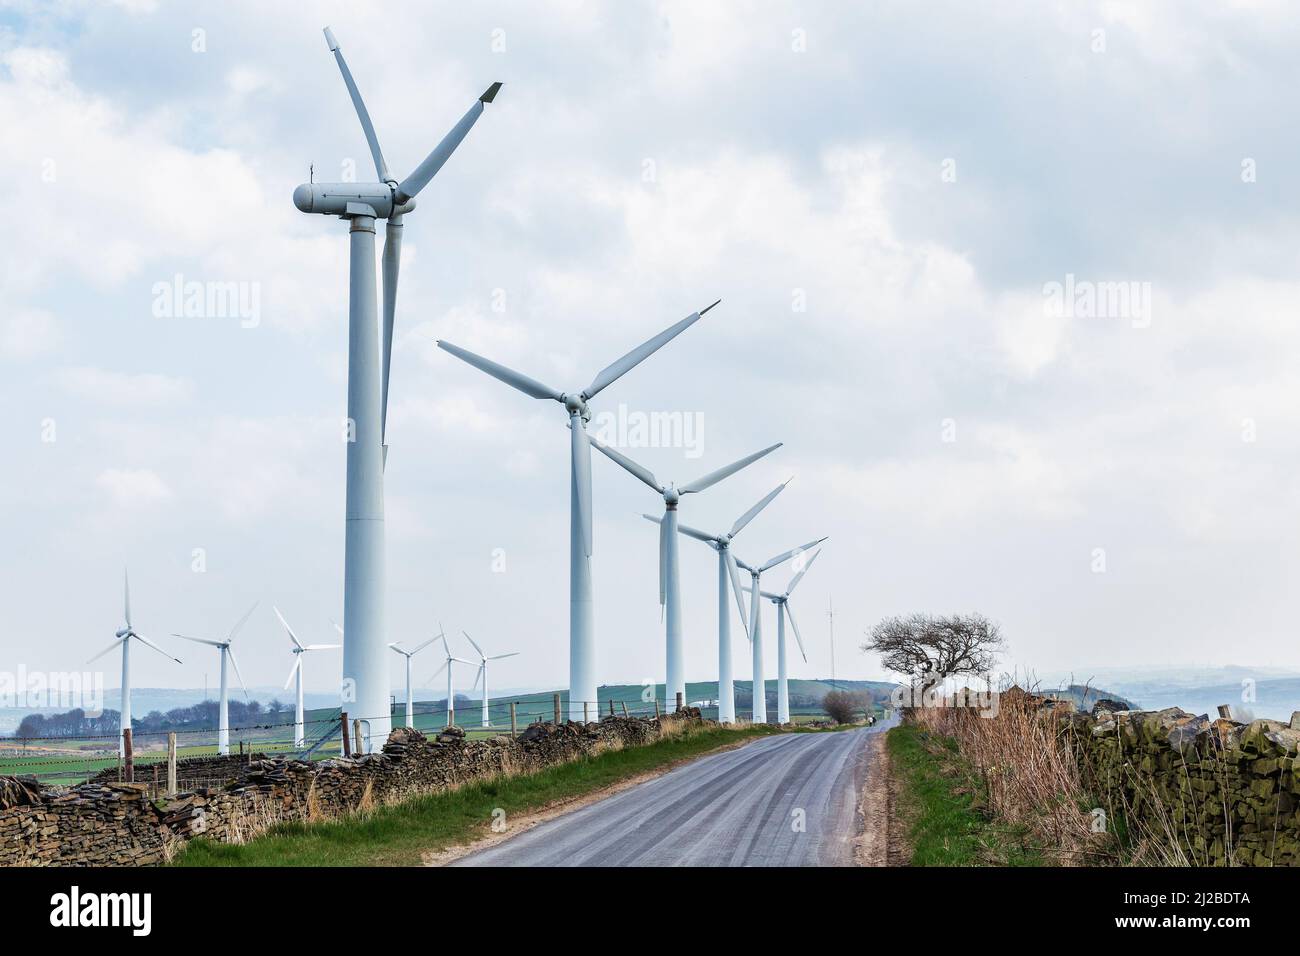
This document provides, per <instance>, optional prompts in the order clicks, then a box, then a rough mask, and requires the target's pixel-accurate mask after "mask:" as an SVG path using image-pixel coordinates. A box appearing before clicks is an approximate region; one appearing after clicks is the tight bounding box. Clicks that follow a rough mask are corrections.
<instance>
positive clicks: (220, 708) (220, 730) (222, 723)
mask: <svg viewBox="0 0 1300 956" xmlns="http://www.w3.org/2000/svg"><path fill="white" fill-rule="evenodd" d="M255 610H257V603H256V602H254V603H253V606H252V607H250V608H249V609H248V610H247V611H246V612H245V613H244V616H243V617H241V618H240V619H239V621H238V622H237V623H236V624H235V626H234V627H232V628H231V629H230V633H229V634H227V635H226V639H225V640H224V641H213V640H209V639H208V638H206V637H188V636H186V635H184V634H176V633H174V632H173V634H172V637H179V638H180V639H181V640H183V641H193V642H194V643H195V644H207V645H209V646H210V647H215V648H217V651H218V653H219V654H220V655H221V693H220V696H219V697H218V701H217V753H218V754H220V755H221V756H223V757H224V756H225V755H226V754H228V753H230V699H229V697H228V695H227V693H226V661H227V660H229V661H230V663H231V665H232V666H233V667H234V668H235V676H236V677H238V678H239V686H240V687H242V688H244V699H245V700H247V699H248V687H247V685H245V684H244V675H243V674H241V673H239V662H238V661H237V660H235V650H234V648H232V647H231V646H230V643H231V641H233V640H234V639H235V635H236V634H238V633H239V631H240V629H241V628H242V627H243V626H244V624H245V622H247V620H248V618H249V617H250V616H251V615H252V613H253V612H254V611H255Z"/></svg>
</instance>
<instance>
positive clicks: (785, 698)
mask: <svg viewBox="0 0 1300 956" xmlns="http://www.w3.org/2000/svg"><path fill="white" fill-rule="evenodd" d="M819 554H821V551H820V550H818V551H814V552H813V556H812V557H811V558H809V559H808V560H807V562H805V563H804V564H803V566H802V567H799V566H798V562H797V561H796V573H795V576H794V577H793V578H791V579H790V585H789V587H787V588H786V589H785V591H784V593H782V594H773V593H772V592H770V591H763V592H761V594H762V596H763V597H765V598H767V599H768V600H769V601H771V602H772V603H773V604H775V605H776V722H777V723H778V724H788V723H790V679H789V673H788V669H787V667H786V657H785V621H786V618H789V619H790V627H791V628H792V629H793V630H794V639H795V640H796V641H797V642H798V643H799V654H800V655H801V656H802V657H803V660H804V663H805V664H806V663H808V652H807V650H805V648H804V646H803V637H801V636H800V634H799V624H798V622H797V621H795V619H794V611H793V610H792V609H791V608H790V594H791V593H792V592H793V591H794V589H795V588H796V587H798V586H799V582H800V581H802V580H803V576H804V575H805V574H807V573H808V569H809V568H811V567H812V565H813V562H814V561H816V560H817V555H819Z"/></svg>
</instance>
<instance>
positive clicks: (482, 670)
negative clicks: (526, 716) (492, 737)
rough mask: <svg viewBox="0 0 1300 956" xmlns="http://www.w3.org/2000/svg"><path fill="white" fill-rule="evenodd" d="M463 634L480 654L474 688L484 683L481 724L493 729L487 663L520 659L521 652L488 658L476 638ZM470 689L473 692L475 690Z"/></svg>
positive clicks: (466, 633) (463, 632)
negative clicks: (513, 658)
mask: <svg viewBox="0 0 1300 956" xmlns="http://www.w3.org/2000/svg"><path fill="white" fill-rule="evenodd" d="M461 633H462V634H464V635H465V640H467V641H469V642H470V643H471V644H473V645H474V650H475V651H476V652H477V653H478V656H479V664H478V674H477V675H475V677H474V687H477V686H478V683H479V681H480V680H481V681H483V719H482V720H481V721H480V723H481V724H482V725H483V726H484V727H491V726H492V718H491V717H490V716H489V715H488V686H487V662H488V661H500V660H505V659H506V658H507V657H518V656H519V652H518V651H511V652H510V653H509V654H494V655H493V656H492V657H488V656H487V655H486V654H484V653H483V648H481V647H479V646H478V643H477V642H476V641H475V640H474V638H472V637H470V636H469V632H468V631H461ZM470 689H471V690H473V688H470Z"/></svg>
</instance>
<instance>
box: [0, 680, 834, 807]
mask: <svg viewBox="0 0 1300 956" xmlns="http://www.w3.org/2000/svg"><path fill="white" fill-rule="evenodd" d="M557 700H558V704H557ZM457 703H458V704H459V706H457V707H454V708H452V709H451V710H449V709H448V708H447V707H446V705H445V702H438V703H428V702H415V703H414V704H413V705H412V707H411V715H410V718H409V720H408V718H407V712H406V704H405V702H397V703H395V704H394V706H393V708H392V713H391V714H390V715H388V719H390V720H391V721H392V726H393V728H398V727H402V726H410V727H413V728H414V729H415V730H418V731H420V732H422V733H424V734H426V735H429V736H433V735H436V734H438V733H440V732H442V731H445V730H446V729H447V728H448V727H449V726H455V727H456V728H458V730H460V731H463V732H464V734H465V736H466V737H467V738H469V739H471V740H481V739H487V738H491V737H497V736H509V735H510V734H511V733H515V734H522V733H524V732H526V731H527V729H528V727H529V726H530V725H533V724H539V723H550V722H554V721H555V720H556V719H557V716H558V719H559V720H560V721H561V722H564V721H567V720H569V719H570V714H571V711H572V712H573V713H574V715H575V716H578V717H579V719H584V720H587V721H596V720H600V719H602V718H606V717H610V716H618V717H623V716H627V717H642V718H648V717H655V716H657V715H659V714H661V713H664V712H666V711H667V710H671V709H673V708H672V707H664V706H663V705H662V704H661V702H660V701H658V700H656V699H655V698H654V697H651V698H650V699H649V700H646V699H643V698H637V699H635V700H627V699H613V698H608V699H604V700H599V701H583V702H578V704H579V705H580V706H581V708H582V713H581V715H578V714H577V710H578V707H576V706H575V707H572V708H571V707H570V703H569V699H568V697H567V695H551V696H550V697H542V696H540V695H533V696H529V697H526V698H519V699H515V700H494V701H490V702H489V703H488V705H487V708H486V712H485V709H484V707H483V704H482V702H478V701H466V702H464V703H461V702H457ZM688 703H689V704H690V705H691V706H698V707H699V708H700V711H701V714H702V716H704V717H706V718H714V719H716V717H717V706H716V703H715V702H713V701H695V702H688ZM804 710H805V711H806V712H803V713H797V714H796V717H797V718H803V719H807V720H813V719H817V718H818V717H820V716H823V715H822V714H821V712H820V710H819V709H816V708H812V709H804ZM769 713H770V714H772V715H773V716H774V713H775V712H774V710H772V708H769ZM344 714H345V712H344V711H343V710H342V708H339V709H336V710H332V711H325V712H322V711H320V710H315V711H312V712H310V713H309V714H308V715H307V716H306V717H305V719H304V720H303V722H302V723H301V725H300V724H298V722H297V721H296V720H294V719H293V717H292V715H291V714H286V713H284V712H276V713H274V714H273V715H272V717H273V718H274V719H273V720H272V721H270V722H265V723H258V724H249V725H245V726H240V727H231V728H229V730H228V732H227V736H228V739H229V744H228V753H227V754H226V755H221V754H220V736H221V734H220V731H219V729H218V728H217V727H215V726H207V727H184V726H182V727H174V728H167V729H149V727H148V725H147V724H145V725H143V726H141V725H136V726H134V727H133V728H132V734H131V738H132V739H131V751H132V754H131V757H132V764H133V779H134V781H135V782H136V783H144V784H148V785H149V789H150V792H151V795H153V796H160V795H162V793H163V792H165V790H166V788H167V785H168V780H167V771H168V761H169V740H170V738H171V737H172V735H175V740H176V777H177V780H176V789H177V790H178V791H188V790H195V789H200V788H204V787H218V786H221V785H223V784H225V783H227V782H229V781H230V780H231V779H232V778H233V776H234V774H235V772H236V768H237V766H238V764H237V761H238V760H239V759H240V758H242V759H243V760H244V761H251V760H252V759H254V757H256V756H260V755H265V756H268V757H269V756H293V757H298V758H301V759H309V760H326V759H330V758H333V757H339V756H341V755H342V754H343V753H344V732H345V731H344V726H345V725H344V720H343V717H344ZM741 716H742V717H743V716H744V715H743V713H742V715H741ZM382 719H383V718H372V717H361V716H359V715H358V716H355V717H354V716H353V715H351V714H347V724H346V728H347V729H346V733H347V734H348V735H349V741H348V743H349V745H350V748H351V749H352V751H353V752H355V741H353V740H352V739H351V737H352V735H353V734H354V727H355V724H354V721H356V720H360V721H361V722H362V724H363V725H368V724H371V723H374V722H375V721H376V720H382ZM122 749H123V747H122V735H120V734H117V733H104V734H86V735H82V734H78V735H71V734H70V735H67V736H57V737H19V736H13V737H0V775H10V776H24V777H34V778H35V779H36V780H37V781H39V782H41V783H43V784H47V785H50V786H73V785H76V784H79V783H84V782H87V781H93V782H103V783H110V782H118V781H122V780H124V778H125V774H126V768H125V760H124V756H123V754H122Z"/></svg>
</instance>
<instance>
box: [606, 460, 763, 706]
mask: <svg viewBox="0 0 1300 956" xmlns="http://www.w3.org/2000/svg"><path fill="white" fill-rule="evenodd" d="M780 447H781V443H780V442H777V443H776V444H775V445H769V446H768V447H767V448H764V449H763V450H762V451H756V452H754V453H753V454H752V455H748V456H746V457H744V458H742V459H740V460H739V461H734V462H732V463H731V464H730V465H727V466H726V467H724V468H719V469H718V470H717V471H713V472H710V473H709V474H707V475H704V476H703V477H701V478H696V479H695V480H694V481H688V482H687V483H686V484H684V485H682V486H681V487H680V488H678V487H676V486H674V485H672V484H667V485H661V484H659V480H658V479H657V478H655V476H654V473H653V472H651V471H650V469H649V468H645V467H643V466H642V465H638V464H637V463H636V462H634V461H633V460H632V459H631V458H628V457H627V456H626V455H624V454H622V453H621V452H618V451H615V450H614V449H613V448H610V447H609V446H608V445H604V444H601V443H600V442H596V449H597V451H599V452H601V453H602V454H604V455H605V457H607V458H609V459H610V461H613V462H614V463H616V464H618V465H621V466H622V467H623V469H624V470H625V471H627V472H628V473H630V474H631V475H632V476H633V477H634V478H638V479H640V480H641V481H643V482H645V483H646V484H647V485H649V486H650V487H651V488H653V489H654V490H655V491H656V492H657V493H658V494H660V495H662V496H663V499H664V516H663V518H662V520H660V522H659V606H660V608H662V609H663V611H664V637H665V644H666V646H667V679H666V680H665V682H664V698H665V700H664V706H665V707H671V706H672V704H673V702H674V701H676V699H677V695H678V694H681V695H682V699H683V700H685V699H686V667H685V661H684V659H683V650H682V592H681V582H680V575H679V572H678V560H677V506H678V504H679V503H680V502H681V498H682V495H689V494H694V493H695V492H699V491H704V490H705V489H706V488H712V487H713V486H714V485H716V484H717V483H718V482H720V481H722V480H723V479H724V478H729V477H730V476H732V475H734V474H735V473H736V472H738V471H740V470H741V469H742V468H745V467H747V466H749V465H752V464H753V463H754V462H756V461H758V460H759V459H760V458H762V457H763V456H764V455H768V454H771V453H772V452H774V451H776V450H777V449H778V448H780ZM719 690H720V689H719ZM719 698H721V693H719Z"/></svg>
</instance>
